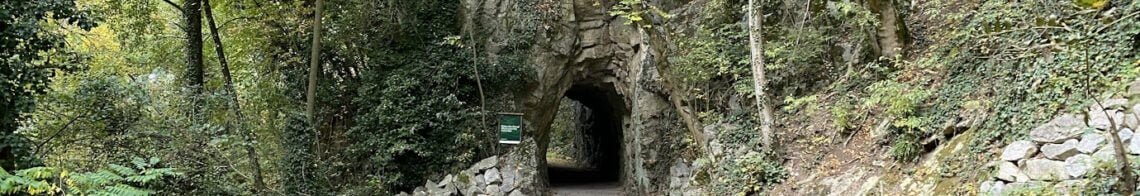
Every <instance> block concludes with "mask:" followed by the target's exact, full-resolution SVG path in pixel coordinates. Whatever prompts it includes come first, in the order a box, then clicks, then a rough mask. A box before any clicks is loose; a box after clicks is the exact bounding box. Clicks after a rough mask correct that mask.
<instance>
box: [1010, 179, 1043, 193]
mask: <svg viewBox="0 0 1140 196" xmlns="http://www.w3.org/2000/svg"><path fill="white" fill-rule="evenodd" d="M1046 186H1048V184H1047V183H1045V182H1041V181H1031V182H1014V183H1009V184H1005V186H1004V187H1003V188H1002V194H1001V195H1013V193H1015V191H1019V190H1032V189H1043V188H1045V187H1046Z"/></svg>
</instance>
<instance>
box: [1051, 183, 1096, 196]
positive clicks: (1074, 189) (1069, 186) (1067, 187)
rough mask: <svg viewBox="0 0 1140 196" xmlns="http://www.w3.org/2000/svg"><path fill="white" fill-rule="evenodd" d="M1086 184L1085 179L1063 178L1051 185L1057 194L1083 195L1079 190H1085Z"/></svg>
mask: <svg viewBox="0 0 1140 196" xmlns="http://www.w3.org/2000/svg"><path fill="white" fill-rule="evenodd" d="M1087 184H1088V181H1086V180H1065V181H1061V182H1057V184H1056V185H1053V190H1056V191H1057V194H1058V195H1083V194H1081V191H1083V190H1085V185H1087Z"/></svg>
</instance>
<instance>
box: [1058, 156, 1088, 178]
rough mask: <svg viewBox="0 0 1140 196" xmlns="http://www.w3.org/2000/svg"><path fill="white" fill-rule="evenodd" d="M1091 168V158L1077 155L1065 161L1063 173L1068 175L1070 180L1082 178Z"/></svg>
mask: <svg viewBox="0 0 1140 196" xmlns="http://www.w3.org/2000/svg"><path fill="white" fill-rule="evenodd" d="M1092 168H1093V158H1092V156H1089V155H1086V154H1079V155H1076V156H1073V157H1069V158H1068V159H1065V173H1068V174H1069V176H1070V177H1072V178H1081V177H1084V176H1085V174H1086V173H1088V172H1089V171H1090V170H1092Z"/></svg>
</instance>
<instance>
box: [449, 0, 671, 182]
mask: <svg viewBox="0 0 1140 196" xmlns="http://www.w3.org/2000/svg"><path fill="white" fill-rule="evenodd" d="M614 3H616V1H615V0H538V1H534V0H467V1H465V2H464V8H465V10H464V13H466V14H465V17H464V21H465V23H466V24H465V25H464V27H465V29H466V31H468V32H474V33H473V34H474V35H475V36H474V37H475V38H476V40H478V41H479V42H480V43H482V44H480V47H482V48H483V49H484V50H485V51H486V54H485V55H486V56H488V57H490V58H494V59H498V60H499V61H501V60H504V59H522V60H521V62H522V63H526V64H527V65H529V66H530V67H532V68H533V70H534V73H533V75H531V76H529V77H531V78H532V79H533V80H532V81H531V82H530V84H529V85H528V89H526V91H525V92H524V93H522V94H520V95H519V98H520V99H521V100H523V108H524V109H523V112H524V113H525V120H526V123H527V124H526V126H527V131H528V135H529V136H530V137H532V138H533V139H534V140H535V141H536V142H537V146H538V149H537V150H536V151H535V154H534V156H536V157H538V162H539V163H538V164H539V165H545V159H544V158H542V156H543V155H545V152H546V148H547V146H548V144H549V139H550V138H549V137H550V136H549V130H550V124H551V122H552V121H553V119H554V117H555V114H556V112H557V109H558V104H559V102H560V101H561V100H562V99H564V98H571V99H575V100H577V101H580V102H583V103H584V104H586V105H595V106H600V107H609V108H612V109H613V111H612V114H613V116H612V118H615V119H617V120H619V123H618V124H620V125H621V126H620V128H617V129H618V130H614V131H620V132H621V134H620V135H621V136H622V138H621V139H622V145H621V154H622V156H621V157H622V158H621V159H622V160H621V165H622V167H621V168H620V170H621V171H620V172H621V176H622V177H621V179H622V183H623V185H624V187H625V189H626V190H625V191H626V192H630V193H635V194H637V193H640V194H653V193H661V192H663V191H664V189H665V188H668V187H667V184H668V177H667V175H668V172H669V167H670V166H672V163H674V161H675V160H676V159H679V157H678V156H677V154H678V151H679V149H678V148H679V146H681V145H678V144H679V143H680V139H679V138H682V137H683V135H682V134H684V133H685V131H684V130H685V129H684V128H683V126H681V125H680V124H679V120H677V119H678V118H677V115H676V112H675V111H676V109H675V108H674V107H673V105H671V104H670V102H669V99H668V98H669V96H668V94H667V92H666V91H665V90H663V89H664V87H663V86H664V85H663V82H662V80H661V78H662V77H661V75H660V73H659V71H658V66H657V65H658V64H657V63H658V62H657V60H656V59H663V56H660V55H662V53H663V51H664V49H665V48H667V46H661V45H652V44H650V43H651V42H650V41H649V40H648V39H647V37H648V36H647V35H648V33H651V32H647V31H654V30H651V29H650V30H646V29H642V28H637V27H634V26H631V25H627V24H625V22H624V19H622V18H620V17H616V16H611V15H610V14H609V9H610V8H611V7H612V5H613V4H614ZM657 43H662V42H657ZM492 61H493V62H495V61H497V60H492ZM536 168H537V170H538V171H537V172H538V173H539V176H540V177H539V178H542V177H541V176H545V169H544V168H545V167H543V166H540V167H536ZM535 182H537V184H536V185H537V186H540V187H541V186H545V185H544V184H543V183H542V182H543V180H536V181H535ZM540 190H541V188H540Z"/></svg>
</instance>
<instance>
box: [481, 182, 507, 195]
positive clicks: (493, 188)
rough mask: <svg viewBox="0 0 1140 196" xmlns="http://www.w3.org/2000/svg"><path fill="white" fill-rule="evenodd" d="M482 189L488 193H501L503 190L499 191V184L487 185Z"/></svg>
mask: <svg viewBox="0 0 1140 196" xmlns="http://www.w3.org/2000/svg"><path fill="white" fill-rule="evenodd" d="M483 191H484V192H483V193H487V194H490V195H503V192H499V185H494V184H492V185H487V188H486V189H483Z"/></svg>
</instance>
